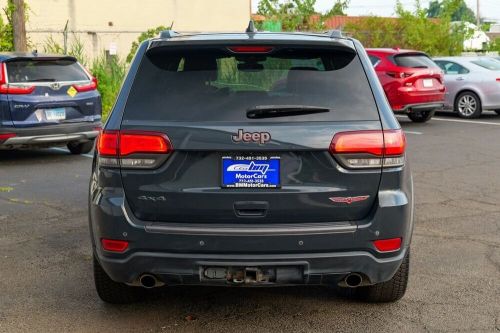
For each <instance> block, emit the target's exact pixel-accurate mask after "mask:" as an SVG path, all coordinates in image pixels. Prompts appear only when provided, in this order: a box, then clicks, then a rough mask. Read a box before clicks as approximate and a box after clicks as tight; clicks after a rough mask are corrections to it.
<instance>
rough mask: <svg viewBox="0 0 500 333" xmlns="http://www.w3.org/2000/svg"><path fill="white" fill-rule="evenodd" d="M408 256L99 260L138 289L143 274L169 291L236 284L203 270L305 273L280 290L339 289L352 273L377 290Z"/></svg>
mask: <svg viewBox="0 0 500 333" xmlns="http://www.w3.org/2000/svg"><path fill="white" fill-rule="evenodd" d="M406 251H407V250H406V249H404V250H402V251H400V252H399V253H397V255H394V256H392V257H388V258H376V257H375V256H374V255H372V254H371V253H369V252H366V251H351V252H330V253H299V254H260V255H245V254H234V255H227V254H199V253H189V254H179V253H160V252H135V253H132V254H131V255H129V256H127V257H125V258H124V259H113V258H109V257H107V256H105V255H103V254H98V260H99V262H100V264H101V266H102V267H103V268H104V270H105V271H106V272H107V273H108V274H109V275H110V277H111V278H112V279H113V280H115V281H122V282H126V283H129V284H134V285H137V283H138V276H139V274H143V273H149V274H153V275H155V276H156V277H157V278H158V279H159V280H160V281H161V282H163V283H165V284H167V285H231V284H232V282H228V281H227V280H225V279H224V278H221V279H207V278H206V277H205V276H204V275H203V271H204V268H213V267H221V268H226V267H258V268H260V269H264V270H265V269H268V268H271V269H278V270H279V269H280V268H287V269H290V268H292V269H295V270H296V271H297V272H300V273H298V274H293V275H284V276H283V277H278V278H277V280H276V281H275V282H274V283H269V284H278V285H301V284H310V285H319V284H323V285H337V284H338V283H339V282H341V281H342V280H343V279H344V278H345V277H346V276H347V275H348V274H349V273H351V272H356V273H360V274H362V275H363V277H364V279H365V280H364V284H373V283H378V282H382V281H387V280H389V279H391V278H392V276H393V275H394V274H395V273H396V271H397V270H398V268H399V266H400V265H401V262H402V260H403V258H404V256H405V255H406ZM250 285H259V284H250Z"/></svg>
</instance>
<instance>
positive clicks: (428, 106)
mask: <svg viewBox="0 0 500 333" xmlns="http://www.w3.org/2000/svg"><path fill="white" fill-rule="evenodd" d="M443 107H444V103H441V102H440V103H417V104H408V105H405V106H404V107H403V108H401V109H396V110H393V111H394V113H411V112H412V111H432V110H438V109H442V108H443Z"/></svg>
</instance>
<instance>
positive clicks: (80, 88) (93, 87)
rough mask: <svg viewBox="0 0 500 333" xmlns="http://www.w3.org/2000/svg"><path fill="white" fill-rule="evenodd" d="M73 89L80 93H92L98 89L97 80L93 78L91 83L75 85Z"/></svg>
mask: <svg viewBox="0 0 500 333" xmlns="http://www.w3.org/2000/svg"><path fill="white" fill-rule="evenodd" d="M73 88H75V89H76V91H78V92H86V91H92V90H96V89H97V79H95V78H92V81H90V83H84V84H74V85H73Z"/></svg>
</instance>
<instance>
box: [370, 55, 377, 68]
mask: <svg viewBox="0 0 500 333" xmlns="http://www.w3.org/2000/svg"><path fill="white" fill-rule="evenodd" d="M368 57H369V58H370V61H371V62H372V65H373V66H376V65H377V64H378V63H379V61H380V58H379V57H376V56H374V55H369V56H368Z"/></svg>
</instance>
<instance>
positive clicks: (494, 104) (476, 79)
mask: <svg viewBox="0 0 500 333" xmlns="http://www.w3.org/2000/svg"><path fill="white" fill-rule="evenodd" d="M434 61H435V62H436V63H437V64H438V65H439V67H441V69H442V70H443V71H444V73H445V75H444V77H445V85H446V89H447V92H446V100H445V108H446V109H449V110H453V111H454V112H456V113H458V115H459V116H460V117H462V118H477V117H479V116H480V115H481V112H482V111H483V110H495V112H496V113H497V114H500V61H497V60H494V59H492V58H489V57H444V58H435V59H434Z"/></svg>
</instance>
